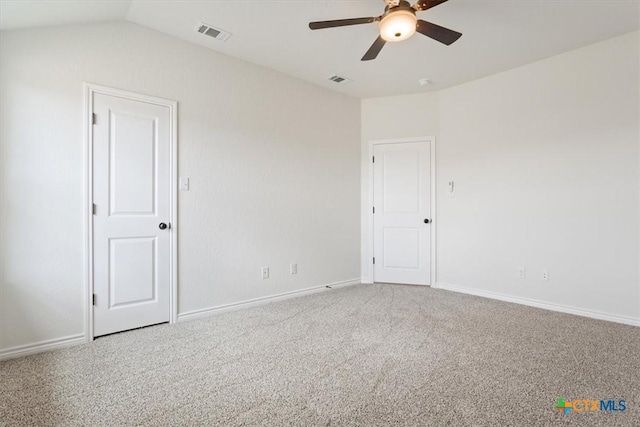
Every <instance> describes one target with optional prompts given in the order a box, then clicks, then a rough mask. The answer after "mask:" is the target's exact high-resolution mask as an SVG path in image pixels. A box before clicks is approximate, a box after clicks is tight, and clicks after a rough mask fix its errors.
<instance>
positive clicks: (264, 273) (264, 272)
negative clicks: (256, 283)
mask: <svg viewBox="0 0 640 427" xmlns="http://www.w3.org/2000/svg"><path fill="white" fill-rule="evenodd" d="M262 278H263V279H268V278H269V267H262Z"/></svg>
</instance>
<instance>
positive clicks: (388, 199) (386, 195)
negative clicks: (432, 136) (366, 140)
mask: <svg viewBox="0 0 640 427" xmlns="http://www.w3.org/2000/svg"><path fill="white" fill-rule="evenodd" d="M373 154H374V162H373V201H374V210H375V211H374V214H373V246H374V257H375V258H374V265H373V274H374V280H375V281H376V282H384V283H405V284H412V285H429V284H430V283H429V282H430V275H431V182H430V181H431V178H430V177H431V173H430V167H431V166H430V165H431V160H430V156H431V149H430V142H429V141H420V142H405V143H393V144H391V143H390V144H376V145H374V150H373Z"/></svg>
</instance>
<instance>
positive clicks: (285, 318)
mask: <svg viewBox="0 0 640 427" xmlns="http://www.w3.org/2000/svg"><path fill="white" fill-rule="evenodd" d="M559 397H563V398H564V399H565V400H574V399H597V400H600V399H606V400H608V399H615V400H616V401H617V400H619V399H624V400H625V401H626V408H627V409H626V411H624V412H593V413H592V412H588V413H585V412H582V413H579V412H576V411H571V412H569V413H568V414H567V415H562V414H561V413H560V412H559V411H557V410H555V409H554V406H555V404H556V402H557V399H558V398H559ZM0 425H3V426H4V425H6V426H14V425H15V426H39V425H43V426H44V425H47V426H49V425H51V426H54V425H56V426H73V425H85V426H103V425H113V426H128V425H151V426H156V425H157V426H182V425H185V426H186V425H208V426H217V425H224V426H227V425H232V426H235V425H268V426H286V425H295V426H328V425H332V426H379V425H380V426H381V425H395V426H447V425H452V426H458V425H460V426H465V425H469V426H471V425H473V426H520V425H521V426H550V425H602V426H616V425H620V426H638V425H640V328H637V327H632V326H624V325H619V324H615V323H609V322H604V321H598V320H591V319H586V318H582V317H576V316H571V315H565V314H559V313H553V312H549V311H544V310H539V309H534V308H529V307H524V306H520V305H515V304H509V303H503V302H499V301H493V300H488V299H483V298H477V297H472V296H466V295H460V294H456V293H452V292H447V291H441V290H435V289H429V288H424V287H413V286H397V285H359V286H353V287H349V288H344V289H335V290H330V291H327V292H322V293H318V294H314V295H310V296H306V297H302V298H297V299H291V300H287V301H283V302H277V303H273V304H269V305H264V306H260V307H257V308H252V309H248V310H241V311H236V312H231V313H226V314H221V315H217V316H213V317H210V318H206V319H203V320H195V321H191V322H184V323H180V324H177V325H161V326H155V327H151V328H145V329H140V330H135V331H131V332H127V333H122V334H117V335H112V336H108V337H104V338H101V339H98V340H96V341H95V342H93V343H91V344H87V345H82V346H78V347H74V348H69V349H64V350H58V351H53V352H49V353H43V354H39V355H35V356H30V357H24V358H20V359H14V360H8V361H4V362H0Z"/></svg>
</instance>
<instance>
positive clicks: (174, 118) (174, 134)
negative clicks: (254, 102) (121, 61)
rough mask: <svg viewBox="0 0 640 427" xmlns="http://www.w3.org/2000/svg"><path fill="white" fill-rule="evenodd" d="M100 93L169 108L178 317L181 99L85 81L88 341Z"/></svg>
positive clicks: (89, 334)
mask: <svg viewBox="0 0 640 427" xmlns="http://www.w3.org/2000/svg"><path fill="white" fill-rule="evenodd" d="M97 93H101V94H105V95H110V96H114V97H119V98H124V99H129V100H132V101H140V102H146V103H149V104H155V105H160V106H163V107H167V108H169V121H170V123H169V127H170V131H169V138H170V139H171V140H170V143H169V146H170V150H169V151H170V153H169V157H170V159H169V164H170V172H169V175H170V183H171V184H170V185H171V188H170V189H169V192H170V199H171V200H170V202H169V208H170V213H169V222H170V223H171V233H170V236H169V246H170V248H169V253H170V268H169V270H170V272H169V280H170V286H169V301H170V303H169V304H170V310H171V312H170V316H169V319H170V323H175V322H176V321H177V318H178V301H177V300H178V256H177V242H178V216H177V214H178V209H177V206H178V103H177V102H176V101H171V100H167V99H162V98H157V97H153V96H148V95H142V94H138V93H135V92H129V91H125V90H121V89H114V88H110V87H106V86H100V85H97V84H93V83H86V82H85V83H84V109H83V115H84V116H83V123H84V140H85V141H84V142H85V143H84V181H85V182H84V192H85V194H84V218H85V224H84V235H85V248H84V254H85V256H84V259H85V271H84V278H85V286H84V289H85V294H84V314H85V321H84V336H85V340H86V341H87V342H89V341H93V338H94V337H93V309H92V307H93V96H94V94H97Z"/></svg>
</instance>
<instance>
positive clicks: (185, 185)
mask: <svg viewBox="0 0 640 427" xmlns="http://www.w3.org/2000/svg"><path fill="white" fill-rule="evenodd" d="M180 191H189V178H180Z"/></svg>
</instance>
